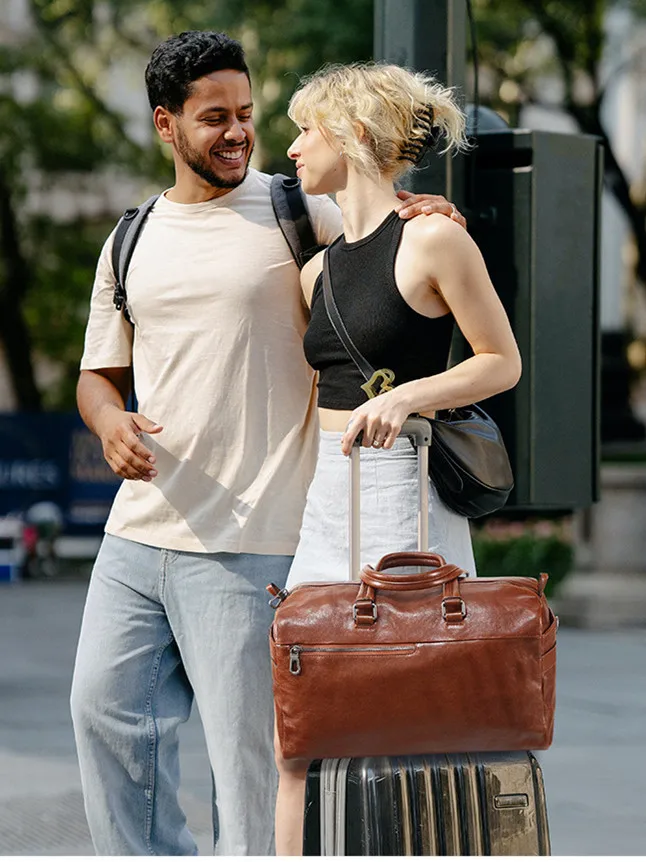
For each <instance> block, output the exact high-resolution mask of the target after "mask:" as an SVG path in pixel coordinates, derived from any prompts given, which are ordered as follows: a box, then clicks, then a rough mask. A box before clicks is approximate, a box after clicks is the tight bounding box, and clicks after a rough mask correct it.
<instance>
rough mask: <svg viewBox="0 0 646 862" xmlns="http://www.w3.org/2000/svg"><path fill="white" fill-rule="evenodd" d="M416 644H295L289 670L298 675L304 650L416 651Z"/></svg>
mask: <svg viewBox="0 0 646 862" xmlns="http://www.w3.org/2000/svg"><path fill="white" fill-rule="evenodd" d="M415 650H416V646H415V645H414V644H410V645H408V646H356V647H352V646H343V647H341V646H339V647H335V646H315V647H314V646H312V647H308V646H298V645H296V646H293V647H291V648H290V650H289V672H290V673H291V674H292V675H293V676H298V675H299V673H300V672H301V653H304V652H314V653H321V652H333V653H340V652H341V653H364V654H365V653H384V652H399V653H411V654H412V653H414V652H415Z"/></svg>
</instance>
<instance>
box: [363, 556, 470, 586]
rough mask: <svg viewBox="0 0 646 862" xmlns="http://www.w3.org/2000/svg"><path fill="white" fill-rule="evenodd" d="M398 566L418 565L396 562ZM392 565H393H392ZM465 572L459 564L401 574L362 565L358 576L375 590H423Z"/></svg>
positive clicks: (455, 578)
mask: <svg viewBox="0 0 646 862" xmlns="http://www.w3.org/2000/svg"><path fill="white" fill-rule="evenodd" d="M397 565H398V566H404V565H409V566H410V565H418V564H416V563H397ZM393 567H394V566H393ZM465 574H466V573H465V572H464V570H463V569H461V568H460V567H459V566H453V565H446V564H445V565H443V566H441V567H440V568H438V569H434V570H432V571H426V572H413V573H406V574H401V575H390V574H387V573H386V572H382V571H378V570H376V569H373V568H372V566H364V568H363V569H362V571H361V574H360V575H359V577H360V578H361V582H362V583H363V584H366V585H367V586H369V587H374V589H377V590H395V591H399V590H425V589H428V588H429V587H440V586H442V584H448V583H449V582H450V581H455V580H457V579H458V578H460V577H463V576H464V575H465Z"/></svg>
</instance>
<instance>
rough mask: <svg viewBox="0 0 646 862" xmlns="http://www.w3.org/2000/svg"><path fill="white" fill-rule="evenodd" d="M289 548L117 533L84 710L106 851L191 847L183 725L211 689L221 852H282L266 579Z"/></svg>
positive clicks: (92, 793) (206, 717) (82, 756)
mask: <svg viewBox="0 0 646 862" xmlns="http://www.w3.org/2000/svg"><path fill="white" fill-rule="evenodd" d="M290 564H291V557H288V556H262V555H258V554H224V553H222V554H199V553H186V552H180V551H169V550H163V549H160V548H154V547H149V546H147V545H142V544H139V543H137V542H132V541H127V540H125V539H120V538H117V537H115V536H109V535H106V536H105V539H104V541H103V544H102V545H101V549H100V551H99V555H98V557H97V560H96V564H95V566H94V571H93V573H92V579H91V582H90V587H89V590H88V596H87V602H86V606H85V611H84V615H83V624H82V627H81V634H80V639H79V646H78V653H77V657H76V666H75V669H74V680H73V684H72V696H71V706H72V717H73V721H74V732H75V736H76V744H77V749H78V756H79V762H80V767H81V780H82V784H83V794H84V798H85V807H86V813H87V818H88V823H89V826H90V831H91V834H92V840H93V842H94V847H95V850H96V852H97V854H98V855H106V856H114V855H123V856H131V855H136V856H191V855H196V854H197V847H196V845H195V841H194V840H193V837H192V836H191V834H190V832H189V831H188V828H187V826H186V819H185V816H184V813H183V812H182V810H181V808H180V807H179V803H178V799H177V791H178V785H179V759H178V738H177V729H178V726H179V724H180V723H181V722H184V721H186V720H187V719H188V717H189V713H190V711H191V706H192V703H193V696H194V695H195V699H196V701H197V704H198V707H199V710H200V716H201V719H202V724H203V726H204V732H205V737H206V744H207V748H208V752H209V759H210V762H211V769H212V773H213V783H214V797H213V823H214V847H215V854H216V855H241V856H245V855H263V856H266V855H271V854H273V852H274V849H273V848H274V823H273V821H274V803H275V793H276V782H277V773H276V769H275V766H274V757H273V720H274V719H273V698H272V690H271V671H270V660H269V649H268V640H267V633H268V629H269V626H270V625H271V622H272V619H273V611H272V610H271V608H270V607H269V604H268V600H269V598H270V597H269V595H268V594H267V593H266V591H265V587H266V585H267V584H268V583H269V582H271V581H273V582H274V583H276V584H278V585H279V586H281V587H282V586H283V585H284V583H285V580H286V578H287V573H288V571H289V567H290Z"/></svg>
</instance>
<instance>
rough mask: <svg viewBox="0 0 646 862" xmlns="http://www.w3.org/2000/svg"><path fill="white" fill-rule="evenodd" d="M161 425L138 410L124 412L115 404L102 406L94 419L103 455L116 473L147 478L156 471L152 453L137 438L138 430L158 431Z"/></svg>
mask: <svg viewBox="0 0 646 862" xmlns="http://www.w3.org/2000/svg"><path fill="white" fill-rule="evenodd" d="M162 430H163V428H162V426H161V425H157V423H156V422H152V421H151V420H150V419H147V418H146V417H145V416H142V414H141V413H127V412H126V411H125V410H121V409H120V408H119V407H116V406H115V405H108V406H106V407H105V408H104V409H103V410H102V411H101V414H100V417H99V419H98V420H97V422H96V432H97V434H98V436H99V438H100V440H101V443H102V445H103V455H104V457H105V460H106V461H107V462H108V464H109V465H110V467H111V469H112V470H113V472H114V473H116V474H117V476H121V477H122V478H123V479H134V480H137V479H141V480H142V481H143V482H151V481H152V480H153V479H154V478H155V476H156V475H157V470H155V468H154V466H153V465H154V463H155V456H154V455H153V454H152V452H151V451H150V449H148V448H147V447H146V446H144V444H143V443H142V442H141V440H140V439H139V436H140V434H141V432H142V431H144V432H145V433H146V434H158V433H159V432H160V431H162Z"/></svg>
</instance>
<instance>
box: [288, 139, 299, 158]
mask: <svg viewBox="0 0 646 862" xmlns="http://www.w3.org/2000/svg"><path fill="white" fill-rule="evenodd" d="M298 137H299V138H300V135H299V136H298ZM297 143H298V138H296V140H294V141H292V143H291V144H290V145H289V147H287V157H288V158H290V159H294V161H296V159H297V158H298V157H299V155H300V153H299V151H298V147H297V146H296V144H297Z"/></svg>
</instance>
